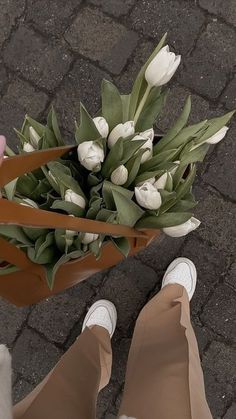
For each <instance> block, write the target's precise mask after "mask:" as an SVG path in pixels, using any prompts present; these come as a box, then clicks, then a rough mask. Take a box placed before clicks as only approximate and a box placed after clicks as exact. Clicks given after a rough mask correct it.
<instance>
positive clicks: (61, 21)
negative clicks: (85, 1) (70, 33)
mask: <svg viewBox="0 0 236 419" xmlns="http://www.w3.org/2000/svg"><path fill="white" fill-rule="evenodd" d="M80 3H81V0H51V1H47V0H30V1H29V2H28V8H27V15H26V21H27V22H29V23H32V24H33V26H34V27H35V28H37V29H38V30H40V31H41V32H43V33H47V34H49V35H52V36H59V35H61V34H62V33H63V32H64V31H65V29H66V28H67V26H68V25H69V23H70V20H69V18H70V17H71V15H73V12H74V10H75V9H76V8H77V7H78V6H79V5H80Z"/></svg>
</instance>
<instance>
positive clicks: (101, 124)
mask: <svg viewBox="0 0 236 419" xmlns="http://www.w3.org/2000/svg"><path fill="white" fill-rule="evenodd" d="M93 122H94V124H95V125H96V128H97V130H98V132H99V134H100V135H101V137H103V138H107V136H108V134H109V126H108V123H107V121H106V120H105V118H103V117H102V116H97V117H96V118H93Z"/></svg>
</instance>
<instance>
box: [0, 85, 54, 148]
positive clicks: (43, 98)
mask: <svg viewBox="0 0 236 419" xmlns="http://www.w3.org/2000/svg"><path fill="white" fill-rule="evenodd" d="M47 101H48V97H47V95H46V94H45V93H43V92H40V91H38V90H36V89H35V88H33V87H32V86H30V85H29V84H28V83H26V82H23V81H21V80H19V79H15V80H13V81H12V83H10V84H9V86H8V88H7V91H6V93H5V94H4V96H3V97H2V99H0V132H1V134H4V135H5V136H6V137H7V141H8V144H9V145H10V146H14V148H16V146H17V144H18V141H19V140H18V139H17V137H16V135H15V133H14V130H13V128H18V129H20V128H21V126H22V123H23V121H24V117H25V114H26V113H29V115H30V116H32V118H37V117H38V116H39V114H40V113H41V112H42V111H43V110H44V108H45V106H46V104H47Z"/></svg>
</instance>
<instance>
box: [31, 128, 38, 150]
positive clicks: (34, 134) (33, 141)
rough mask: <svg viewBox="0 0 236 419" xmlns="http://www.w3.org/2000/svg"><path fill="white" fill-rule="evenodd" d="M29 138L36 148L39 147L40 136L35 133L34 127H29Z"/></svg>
mask: <svg viewBox="0 0 236 419" xmlns="http://www.w3.org/2000/svg"><path fill="white" fill-rule="evenodd" d="M29 137H30V143H31V145H32V146H33V147H34V148H37V147H38V142H39V140H40V135H38V133H37V132H36V131H35V129H34V128H33V127H31V126H30V127H29Z"/></svg>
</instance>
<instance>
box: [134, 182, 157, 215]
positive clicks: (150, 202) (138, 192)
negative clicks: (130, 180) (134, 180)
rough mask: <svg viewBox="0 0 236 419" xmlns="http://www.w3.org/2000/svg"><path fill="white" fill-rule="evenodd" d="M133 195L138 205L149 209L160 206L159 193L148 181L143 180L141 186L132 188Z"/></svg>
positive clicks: (155, 208)
mask: <svg viewBox="0 0 236 419" xmlns="http://www.w3.org/2000/svg"><path fill="white" fill-rule="evenodd" d="M134 192H135V197H136V200H137V202H138V204H139V205H141V207H143V208H147V209H150V210H157V209H158V208H160V206H161V194H160V192H158V190H157V189H156V188H155V186H154V185H152V184H151V183H149V182H145V183H144V184H143V185H142V186H137V187H136V188H135V189H134Z"/></svg>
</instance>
